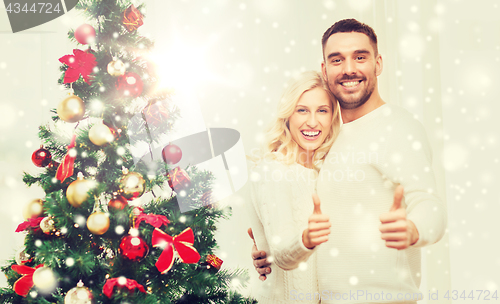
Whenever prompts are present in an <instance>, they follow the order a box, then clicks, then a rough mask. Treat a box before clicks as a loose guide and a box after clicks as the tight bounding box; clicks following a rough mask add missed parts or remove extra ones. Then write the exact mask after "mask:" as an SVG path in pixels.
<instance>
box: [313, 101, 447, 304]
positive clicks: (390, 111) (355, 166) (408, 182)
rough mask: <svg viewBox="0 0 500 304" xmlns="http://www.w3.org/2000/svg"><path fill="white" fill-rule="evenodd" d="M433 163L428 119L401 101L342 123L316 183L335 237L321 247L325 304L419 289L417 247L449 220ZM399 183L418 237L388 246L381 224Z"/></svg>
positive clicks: (395, 296) (394, 297)
mask: <svg viewBox="0 0 500 304" xmlns="http://www.w3.org/2000/svg"><path fill="white" fill-rule="evenodd" d="M431 162H432V160H431V150H430V147H429V144H428V141H427V137H426V135H425V131H424V129H423V126H422V125H421V124H420V123H419V122H418V121H417V120H415V119H414V118H413V117H412V115H411V114H410V113H408V112H407V111H406V110H404V109H402V108H400V107H398V106H394V105H389V104H385V105H383V106H381V107H379V108H377V109H376V110H374V111H372V112H370V113H368V114H367V115H365V116H363V117H361V118H359V119H357V120H355V121H352V122H350V123H346V124H343V125H342V127H341V131H340V134H339V136H338V138H337V140H336V141H335V143H334V144H333V146H332V148H331V150H330V152H329V154H328V156H327V158H326V159H325V162H324V164H323V167H322V169H321V171H320V174H319V176H318V182H317V192H318V195H319V197H320V199H321V210H322V212H323V213H325V214H328V215H330V221H331V223H332V227H331V231H332V234H331V235H330V239H329V241H328V242H326V243H324V244H322V245H321V246H319V248H318V250H317V263H318V265H320V266H321V267H318V281H319V290H320V292H321V293H322V301H321V303H403V302H404V300H405V297H406V300H409V298H410V296H411V295H413V294H418V293H419V289H418V288H419V285H420V278H421V272H420V260H421V256H420V248H419V247H421V246H425V245H428V244H433V243H435V242H437V241H438V240H439V239H440V238H441V237H442V236H443V234H444V232H445V228H446V221H447V220H446V210H445V206H444V204H443V202H442V201H441V200H440V199H439V198H438V197H437V196H436V195H435V193H436V183H435V178H434V174H433V171H432V166H431ZM399 183H400V184H401V185H403V187H404V200H403V203H402V204H403V206H405V205H406V210H407V216H408V219H410V220H412V221H413V223H415V226H416V227H417V229H418V232H419V240H418V242H417V243H416V244H415V245H414V246H411V247H410V248H408V249H405V250H400V251H398V250H396V249H391V248H387V247H386V246H385V242H384V241H383V240H382V239H381V233H380V231H379V226H380V220H379V216H380V215H381V214H382V213H386V212H388V211H389V209H390V208H391V205H392V203H393V194H394V189H395V187H396V185H397V184H399ZM388 294H390V295H388ZM399 294H401V296H400V295H399ZM406 294H410V296H407V295H406ZM423 294H425V293H423ZM389 297H390V298H391V299H389ZM405 303H406V302H405ZM408 303H415V302H414V301H410V300H409V301H408Z"/></svg>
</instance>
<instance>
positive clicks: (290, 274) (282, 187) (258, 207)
mask: <svg viewBox="0 0 500 304" xmlns="http://www.w3.org/2000/svg"><path fill="white" fill-rule="evenodd" d="M316 178H317V173H316V171H314V170H312V169H307V168H305V167H303V166H301V165H298V164H294V165H291V166H286V165H283V164H282V163H280V162H278V161H275V160H269V159H265V160H262V161H260V162H259V163H258V164H257V165H256V166H253V168H252V169H251V173H250V185H249V186H250V187H249V190H250V194H249V196H250V199H251V202H252V204H251V206H250V208H249V217H250V219H251V226H252V230H253V234H254V237H255V241H256V244H257V248H258V249H259V250H265V251H266V252H267V254H268V256H270V257H271V259H272V260H273V263H272V266H271V267H272V273H271V274H268V275H267V279H266V281H264V282H261V281H259V282H258V283H257V284H258V286H257V287H256V288H254V289H256V290H255V294H253V296H254V297H255V298H256V299H257V300H258V301H259V304H285V303H313V304H314V303H319V294H318V282H317V277H316V269H317V264H316V254H315V251H316V249H313V250H310V249H307V248H306V247H305V246H304V245H303V243H302V231H303V230H304V229H305V228H306V227H307V222H308V217H309V216H310V215H311V214H312V212H313V206H314V205H313V201H312V193H313V192H314V189H315V183H316ZM284 269H287V270H284ZM291 269H294V270H291ZM315 295H316V300H310V299H311V298H313V297H314V296H315ZM308 297H309V298H308ZM301 299H303V301H301Z"/></svg>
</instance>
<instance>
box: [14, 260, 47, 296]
mask: <svg viewBox="0 0 500 304" xmlns="http://www.w3.org/2000/svg"><path fill="white" fill-rule="evenodd" d="M42 266H43V264H40V265H38V266H36V267H35V268H31V267H28V266H26V265H12V270H14V271H15V272H17V273H19V274H21V275H23V276H22V277H21V278H19V280H17V281H16V282H15V283H14V291H15V292H16V293H17V294H18V295H20V296H22V297H26V296H27V295H28V293H29V292H30V289H31V288H33V285H35V284H34V283H33V273H34V272H35V270H37V269H38V268H40V267H42Z"/></svg>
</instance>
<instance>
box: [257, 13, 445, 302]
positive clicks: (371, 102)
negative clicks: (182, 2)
mask: <svg viewBox="0 0 500 304" xmlns="http://www.w3.org/2000/svg"><path fill="white" fill-rule="evenodd" d="M322 44H323V56H324V58H323V59H324V61H323V62H322V65H321V70H322V75H320V74H318V73H316V72H307V73H304V74H303V75H302V77H301V78H300V79H299V80H297V81H296V82H295V83H293V84H292V85H291V86H289V87H288V88H287V90H286V91H285V93H284V95H283V98H282V100H281V101H280V103H279V107H278V115H277V120H276V122H275V124H274V125H273V126H272V128H271V129H270V130H269V131H268V133H267V135H268V141H267V146H266V151H265V153H264V155H263V157H262V158H261V159H260V160H259V161H256V162H255V164H254V166H253V168H252V171H251V175H250V199H251V201H252V207H253V208H250V211H251V214H250V217H251V220H252V230H249V233H250V234H251V233H252V231H253V237H254V239H255V242H256V247H254V249H253V251H252V256H253V257H254V260H255V261H254V265H255V266H256V268H257V271H258V272H259V273H260V274H261V279H262V280H263V282H262V283H260V286H259V291H258V294H256V295H255V296H256V298H257V299H258V300H259V303H273V304H277V303H300V302H303V303H416V301H417V300H422V294H421V293H420V292H419V289H418V288H419V285H420V280H421V270H420V268H421V267H420V261H421V252H420V247H422V246H426V245H430V244H433V243H435V242H437V241H439V240H440V239H441V237H442V236H443V234H444V232H445V228H446V221H447V220H446V210H445V206H444V203H443V202H442V201H441V200H440V199H439V198H438V197H437V196H436V194H435V192H436V182H435V179H434V174H433V172H432V159H431V151H430V147H429V144H428V141H427V138H426V135H425V131H424V128H423V126H422V125H421V124H420V123H419V122H418V121H416V120H415V119H414V118H413V116H412V115H411V114H410V113H408V112H407V111H406V110H404V109H402V108H400V107H397V106H394V105H391V104H386V103H385V102H384V101H383V100H382V98H381V97H380V95H379V92H378V88H377V76H379V75H380V73H381V72H382V57H381V55H380V54H378V50H377V37H376V35H375V33H374V31H373V29H372V28H371V27H369V26H367V25H365V24H363V23H360V22H358V21H357V20H354V19H346V20H341V21H339V22H337V23H335V24H334V25H333V26H332V27H330V28H329V29H328V30H327V31H326V32H325V33H324V35H323V39H322ZM339 107H340V109H339ZM316 193H317V194H316ZM257 248H258V249H259V250H261V251H257ZM266 255H267V259H266ZM268 266H271V267H272V272H271V268H270V267H268Z"/></svg>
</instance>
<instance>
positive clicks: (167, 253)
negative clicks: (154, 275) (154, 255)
mask: <svg viewBox="0 0 500 304" xmlns="http://www.w3.org/2000/svg"><path fill="white" fill-rule="evenodd" d="M152 243H153V247H163V252H162V253H161V255H160V257H159V258H158V261H156V264H155V266H156V268H158V271H160V272H161V273H162V274H164V273H166V272H167V271H169V270H170V268H172V265H173V264H174V258H175V256H174V252H177V255H178V256H179V259H181V261H182V262H183V263H187V264H194V263H198V261H199V260H200V254H199V253H198V251H196V249H195V248H194V247H193V243H194V233H193V230H192V229H191V228H186V229H185V230H184V231H182V232H181V233H180V234H179V235H177V236H174V237H171V236H170V235H168V234H166V233H165V232H163V231H161V230H160V229H158V228H155V230H154V231H153V239H152ZM174 250H175V251H174Z"/></svg>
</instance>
